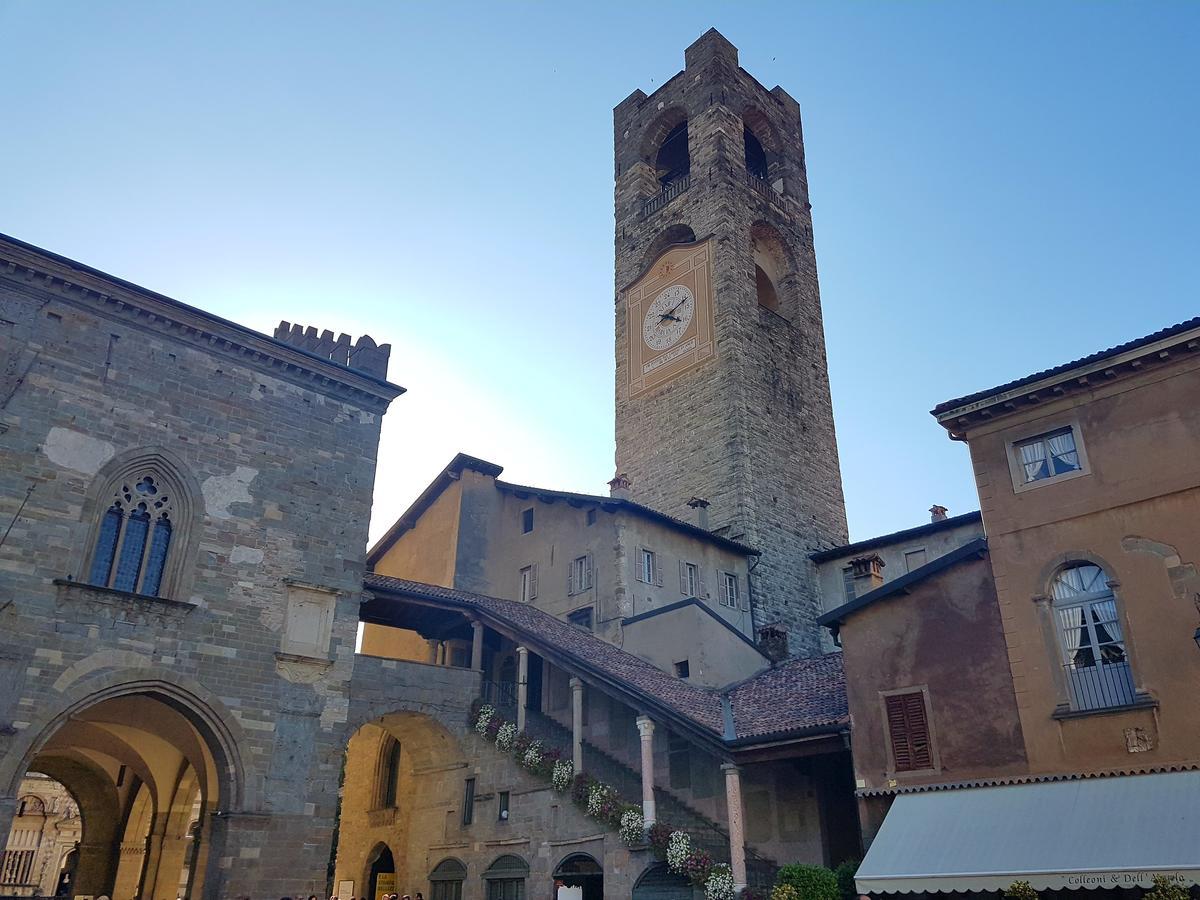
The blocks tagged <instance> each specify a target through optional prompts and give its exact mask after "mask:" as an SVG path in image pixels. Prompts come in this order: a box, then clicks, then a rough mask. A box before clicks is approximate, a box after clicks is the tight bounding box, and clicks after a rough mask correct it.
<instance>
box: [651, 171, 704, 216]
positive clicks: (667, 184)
mask: <svg viewBox="0 0 1200 900" xmlns="http://www.w3.org/2000/svg"><path fill="white" fill-rule="evenodd" d="M691 184H692V176H691V173H690V172H684V173H683V174H681V175H677V176H675V177H674V178H670V179H669V180H665V181H663V186H662V190H661V191H659V192H658V193H657V194H655V195H654V196H653V197H651V198H650V199H649V200H645V201H643V202H642V215H643V216H648V215H650V214H651V213H655V212H658V211H659V210H660V209H662V208H663V207H664V206H666V205H667V204H668V203H670V202H671V201H672V200H674V199H675V198H676V197H678V196H679V195H680V194H682V193H683V192H684V191H686V190H687V189H688V188H689V187H690V186H691Z"/></svg>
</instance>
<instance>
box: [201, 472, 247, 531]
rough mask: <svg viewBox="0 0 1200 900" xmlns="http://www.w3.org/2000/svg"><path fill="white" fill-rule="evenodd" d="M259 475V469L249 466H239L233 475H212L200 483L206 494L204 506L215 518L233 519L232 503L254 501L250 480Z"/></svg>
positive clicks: (202, 490) (202, 491)
mask: <svg viewBox="0 0 1200 900" xmlns="http://www.w3.org/2000/svg"><path fill="white" fill-rule="evenodd" d="M257 475H258V469H251V468H250V467H249V466H238V467H237V468H236V469H234V470H233V474H232V475H210V476H209V477H208V478H205V479H204V484H202V485H200V491H201V493H203V494H204V508H205V509H206V510H207V511H208V514H209V515H210V516H212V517H213V518H214V519H231V518H233V513H231V512H230V511H229V505H230V504H231V503H253V502H254V498H253V497H251V496H250V482H252V481H253V480H254V479H255V477H256V476H257Z"/></svg>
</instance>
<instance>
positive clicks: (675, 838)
mask: <svg viewBox="0 0 1200 900" xmlns="http://www.w3.org/2000/svg"><path fill="white" fill-rule="evenodd" d="M691 855H692V839H691V838H690V837H688V833H687V832H686V831H672V832H671V836H670V837H669V838H668V839H667V866H668V868H670V870H671V871H672V872H679V873H682V872H683V867H684V865H685V864H686V863H687V858H688V857H689V856H691Z"/></svg>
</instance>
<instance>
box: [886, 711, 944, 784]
mask: <svg viewBox="0 0 1200 900" xmlns="http://www.w3.org/2000/svg"><path fill="white" fill-rule="evenodd" d="M883 703H884V710H885V713H886V715H887V732H888V740H889V742H890V743H891V745H892V766H893V770H894V771H896V772H913V771H919V770H922V769H932V768H933V746H932V743H931V741H930V739H929V719H928V716H927V714H926V710H925V692H924V691H909V692H906V693H903V694H889V695H887V696H886V697H884V698H883Z"/></svg>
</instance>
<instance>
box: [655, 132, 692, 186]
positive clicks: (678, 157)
mask: <svg viewBox="0 0 1200 900" xmlns="http://www.w3.org/2000/svg"><path fill="white" fill-rule="evenodd" d="M691 166H692V160H691V157H690V156H689V155H688V123H687V120H686V119H685V120H684V121H682V122H680V123H679V124H678V125H676V126H675V127H674V128H672V129H671V130H670V132H668V134H667V136H666V138H665V139H664V140H663V142H662V146H661V147H659V148H658V156H657V157H655V160H654V168H655V170H656V172H657V174H658V181H659V184H661V185H662V186H663V187H666V186H667V185H669V184H670V183H671V182H673V181H678V180H679V179H680V178H683V177H684V176H686V175H687V174H688V173H689V172H690V171H691Z"/></svg>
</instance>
